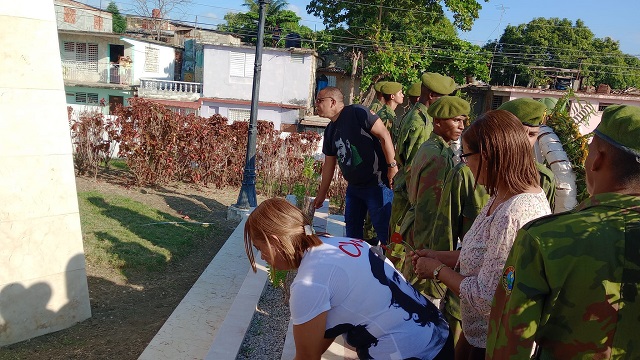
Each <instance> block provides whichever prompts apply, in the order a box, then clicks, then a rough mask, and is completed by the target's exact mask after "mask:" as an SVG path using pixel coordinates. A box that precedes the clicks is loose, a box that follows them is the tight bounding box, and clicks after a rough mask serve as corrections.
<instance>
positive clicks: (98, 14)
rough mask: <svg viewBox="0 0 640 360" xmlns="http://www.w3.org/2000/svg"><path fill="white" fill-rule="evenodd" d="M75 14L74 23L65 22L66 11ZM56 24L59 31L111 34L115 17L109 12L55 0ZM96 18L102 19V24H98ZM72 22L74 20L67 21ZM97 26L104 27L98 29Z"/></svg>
mask: <svg viewBox="0 0 640 360" xmlns="http://www.w3.org/2000/svg"><path fill="white" fill-rule="evenodd" d="M64 8H68V10H67V11H70V12H72V13H74V14H75V16H72V17H75V19H73V20H75V21H74V22H70V21H65V16H64V12H65V9H64ZM55 12H56V22H57V27H58V29H61V30H76V31H99V32H108V33H110V32H111V30H112V28H113V16H112V15H111V13H110V12H108V11H101V10H99V9H96V8H93V7H90V6H87V5H84V4H82V3H80V2H76V1H70V0H55ZM96 18H102V24H99V23H96ZM67 20H72V19H67ZM96 25H102V26H101V27H98V28H96Z"/></svg>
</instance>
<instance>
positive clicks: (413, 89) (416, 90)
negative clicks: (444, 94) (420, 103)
mask: <svg viewBox="0 0 640 360" xmlns="http://www.w3.org/2000/svg"><path fill="white" fill-rule="evenodd" d="M421 86H422V81H418V82H417V83H415V84H413V85H411V86H410V87H409V89H408V90H407V95H409V96H420V91H421V89H420V87H421Z"/></svg>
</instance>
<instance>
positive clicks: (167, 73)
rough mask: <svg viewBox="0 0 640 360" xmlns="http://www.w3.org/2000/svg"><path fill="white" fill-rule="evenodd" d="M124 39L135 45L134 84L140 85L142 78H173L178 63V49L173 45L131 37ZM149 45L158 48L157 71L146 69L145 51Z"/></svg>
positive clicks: (133, 56)
mask: <svg viewBox="0 0 640 360" xmlns="http://www.w3.org/2000/svg"><path fill="white" fill-rule="evenodd" d="M123 41H125V42H127V43H129V44H131V45H133V50H132V52H133V55H132V56H131V58H132V59H133V84H135V85H140V78H152V79H163V80H173V75H174V72H175V70H174V69H175V65H176V61H175V59H176V51H175V49H174V48H173V47H170V46H162V45H160V44H154V43H148V42H145V41H139V40H134V39H130V38H123ZM147 47H149V48H152V49H157V54H158V69H157V71H146V70H145V61H146V55H145V51H146V48H147Z"/></svg>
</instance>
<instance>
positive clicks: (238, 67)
mask: <svg viewBox="0 0 640 360" xmlns="http://www.w3.org/2000/svg"><path fill="white" fill-rule="evenodd" d="M229 61H230V64H229V65H230V66H229V69H230V70H229V74H230V75H231V76H236V77H244V78H252V77H253V66H254V62H255V57H254V56H253V54H247V53H241V52H233V51H232V52H231V56H230V57H229Z"/></svg>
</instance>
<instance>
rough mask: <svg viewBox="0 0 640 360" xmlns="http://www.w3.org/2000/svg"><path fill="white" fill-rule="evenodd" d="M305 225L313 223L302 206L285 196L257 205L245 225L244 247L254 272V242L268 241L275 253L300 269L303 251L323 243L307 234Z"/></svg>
mask: <svg viewBox="0 0 640 360" xmlns="http://www.w3.org/2000/svg"><path fill="white" fill-rule="evenodd" d="M305 225H308V226H310V227H311V226H312V224H311V222H310V221H309V220H308V219H307V217H306V216H305V215H304V214H303V213H302V211H300V209H298V208H297V207H295V206H293V205H291V204H290V203H289V202H288V201H286V200H284V199H281V198H272V199H268V200H265V201H263V202H262V204H260V205H259V206H258V207H257V208H255V210H253V212H252V213H251V214H250V215H249V218H247V222H246V223H245V224H244V249H245V251H246V253H247V257H248V258H249V262H250V263H251V268H252V269H253V272H256V261H255V258H254V256H253V248H252V245H253V244H255V243H264V244H266V245H267V246H268V247H269V248H270V249H271V251H272V253H274V252H277V253H279V254H281V255H282V256H283V257H284V258H285V260H286V261H287V263H288V265H289V266H290V267H291V268H293V269H297V268H298V267H299V266H300V261H301V260H302V256H303V255H304V252H305V251H307V249H309V248H312V247H314V246H319V245H321V244H322V240H320V238H318V236H317V235H315V234H310V235H307V234H306V232H305V228H304V227H305Z"/></svg>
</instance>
